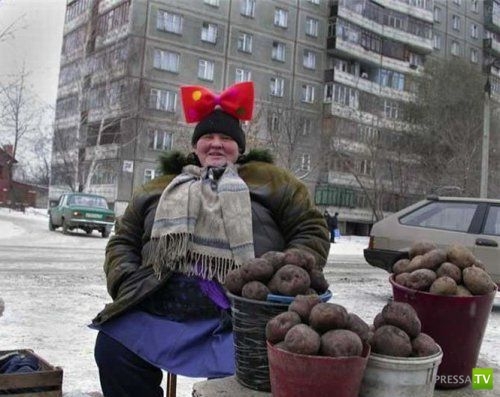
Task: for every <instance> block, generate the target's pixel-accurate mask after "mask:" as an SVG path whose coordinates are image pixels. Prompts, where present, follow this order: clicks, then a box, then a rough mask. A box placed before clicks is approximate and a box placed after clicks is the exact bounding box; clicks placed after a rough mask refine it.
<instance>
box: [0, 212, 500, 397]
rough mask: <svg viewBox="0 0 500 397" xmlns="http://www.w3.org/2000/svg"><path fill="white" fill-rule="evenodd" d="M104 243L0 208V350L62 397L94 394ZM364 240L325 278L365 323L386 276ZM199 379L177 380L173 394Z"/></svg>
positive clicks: (333, 261) (499, 358) (496, 360)
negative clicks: (45, 375) (57, 371)
mask: <svg viewBox="0 0 500 397" xmlns="http://www.w3.org/2000/svg"><path fill="white" fill-rule="evenodd" d="M106 243H107V239H103V238H102V237H101V236H100V235H99V234H97V233H96V232H95V233H94V234H92V235H90V236H87V235H86V234H85V233H84V232H80V233H74V234H70V235H63V234H62V233H61V232H60V231H59V230H58V231H55V232H50V231H49V230H48V225H47V218H46V217H45V216H43V215H36V214H19V213H15V212H12V213H9V212H8V211H6V210H5V209H0V296H1V297H2V298H3V299H4V301H5V304H6V308H5V312H4V316H3V317H1V318H0V350H10V349H15V348H31V349H33V350H35V351H36V352H37V353H38V354H40V355H41V356H42V357H44V358H46V359H47V360H48V361H49V362H50V363H52V364H54V365H58V366H61V367H63V369H64V382H63V389H64V392H65V397H80V396H83V395H84V393H89V392H95V391H100V387H99V381H98V374H97V369H96V367H95V364H94V360H93V345H94V339H95V332H94V331H92V330H90V329H89V328H87V324H88V323H89V322H90V320H91V318H92V317H93V316H94V315H95V314H96V313H97V312H98V311H99V310H100V309H101V308H102V307H103V305H104V304H105V303H107V302H108V301H109V297H108V295H107V292H106V288H105V280H104V275H103V272H102V263H103V260H104V248H105V245H106ZM365 246H366V239H365V238H352V239H350V238H348V237H342V238H341V239H340V240H339V242H338V243H336V244H333V245H332V249H331V255H330V260H329V263H328V265H327V267H326V271H325V272H326V276H327V279H328V281H329V282H330V285H331V286H332V287H331V290H332V292H333V300H334V301H335V302H337V303H340V304H342V305H344V306H345V307H346V308H347V309H348V310H349V311H350V312H354V313H356V314H358V315H359V316H361V317H362V318H363V319H365V320H366V321H368V322H371V321H372V319H373V317H374V316H375V314H376V313H378V312H379V311H380V310H381V309H382V307H383V305H384V304H385V303H386V302H387V299H389V298H390V297H391V295H392V292H391V288H390V285H389V282H388V274H387V273H386V272H384V271H382V270H380V269H377V268H373V267H371V266H369V265H367V264H366V263H365V261H364V260H363V256H362V252H363V251H362V250H363V248H364V247H365ZM499 340H500V312H499V311H494V312H493V313H492V315H491V318H490V322H489V324H488V329H487V331H486V335H485V337H484V341H483V346H482V351H481V358H482V359H485V360H487V362H489V363H491V364H492V365H494V366H496V367H498V366H499V365H500V343H499V342H498V341H499ZM198 380H199V379H189V378H183V377H179V379H178V389H177V395H178V396H179V397H188V396H190V395H191V390H192V383H193V382H196V381H198Z"/></svg>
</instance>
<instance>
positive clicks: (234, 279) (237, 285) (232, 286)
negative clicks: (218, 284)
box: [224, 268, 245, 296]
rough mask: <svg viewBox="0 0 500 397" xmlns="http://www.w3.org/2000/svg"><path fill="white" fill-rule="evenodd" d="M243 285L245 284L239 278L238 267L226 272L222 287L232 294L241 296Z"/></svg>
mask: <svg viewBox="0 0 500 397" xmlns="http://www.w3.org/2000/svg"><path fill="white" fill-rule="evenodd" d="M243 285H245V281H243V279H242V278H241V272H240V268H236V269H233V270H231V271H229V272H228V273H227V274H226V279H225V280H224V287H226V288H227V289H228V291H229V292H231V293H232V294H234V295H239V296H241V289H242V288H243Z"/></svg>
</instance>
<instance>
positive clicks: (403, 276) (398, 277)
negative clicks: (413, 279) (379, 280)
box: [394, 262, 410, 287]
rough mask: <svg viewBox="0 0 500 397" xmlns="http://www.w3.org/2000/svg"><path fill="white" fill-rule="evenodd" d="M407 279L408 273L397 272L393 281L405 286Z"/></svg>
mask: <svg viewBox="0 0 500 397" xmlns="http://www.w3.org/2000/svg"><path fill="white" fill-rule="evenodd" d="M408 263H409V262H408ZM409 279H410V273H408V272H404V273H399V274H398V275H396V277H395V278H394V281H395V282H396V283H397V284H399V285H402V286H403V287H407V286H408V281H409Z"/></svg>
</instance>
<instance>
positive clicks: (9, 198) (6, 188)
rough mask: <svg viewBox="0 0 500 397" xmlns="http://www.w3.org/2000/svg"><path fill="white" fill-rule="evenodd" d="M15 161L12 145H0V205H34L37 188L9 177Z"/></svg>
mask: <svg viewBox="0 0 500 397" xmlns="http://www.w3.org/2000/svg"><path fill="white" fill-rule="evenodd" d="M16 163H17V160H16V159H15V158H14V157H13V156H12V145H5V146H4V147H0V206H4V207H17V208H24V207H36V206H37V205H36V200H37V190H36V189H37V188H36V187H35V186H32V185H28V184H26V183H21V182H16V181H14V180H12V179H11V175H12V172H11V170H12V167H13V166H14V164H16Z"/></svg>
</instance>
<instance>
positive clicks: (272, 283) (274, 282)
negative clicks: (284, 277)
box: [267, 274, 281, 294]
mask: <svg viewBox="0 0 500 397" xmlns="http://www.w3.org/2000/svg"><path fill="white" fill-rule="evenodd" d="M275 275H276V274H275ZM275 275H274V276H273V277H272V278H271V280H269V282H268V283H267V288H269V291H271V293H272V294H279V293H280V291H279V289H278V285H279V284H280V282H281V280H280V279H279V278H278V277H275Z"/></svg>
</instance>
